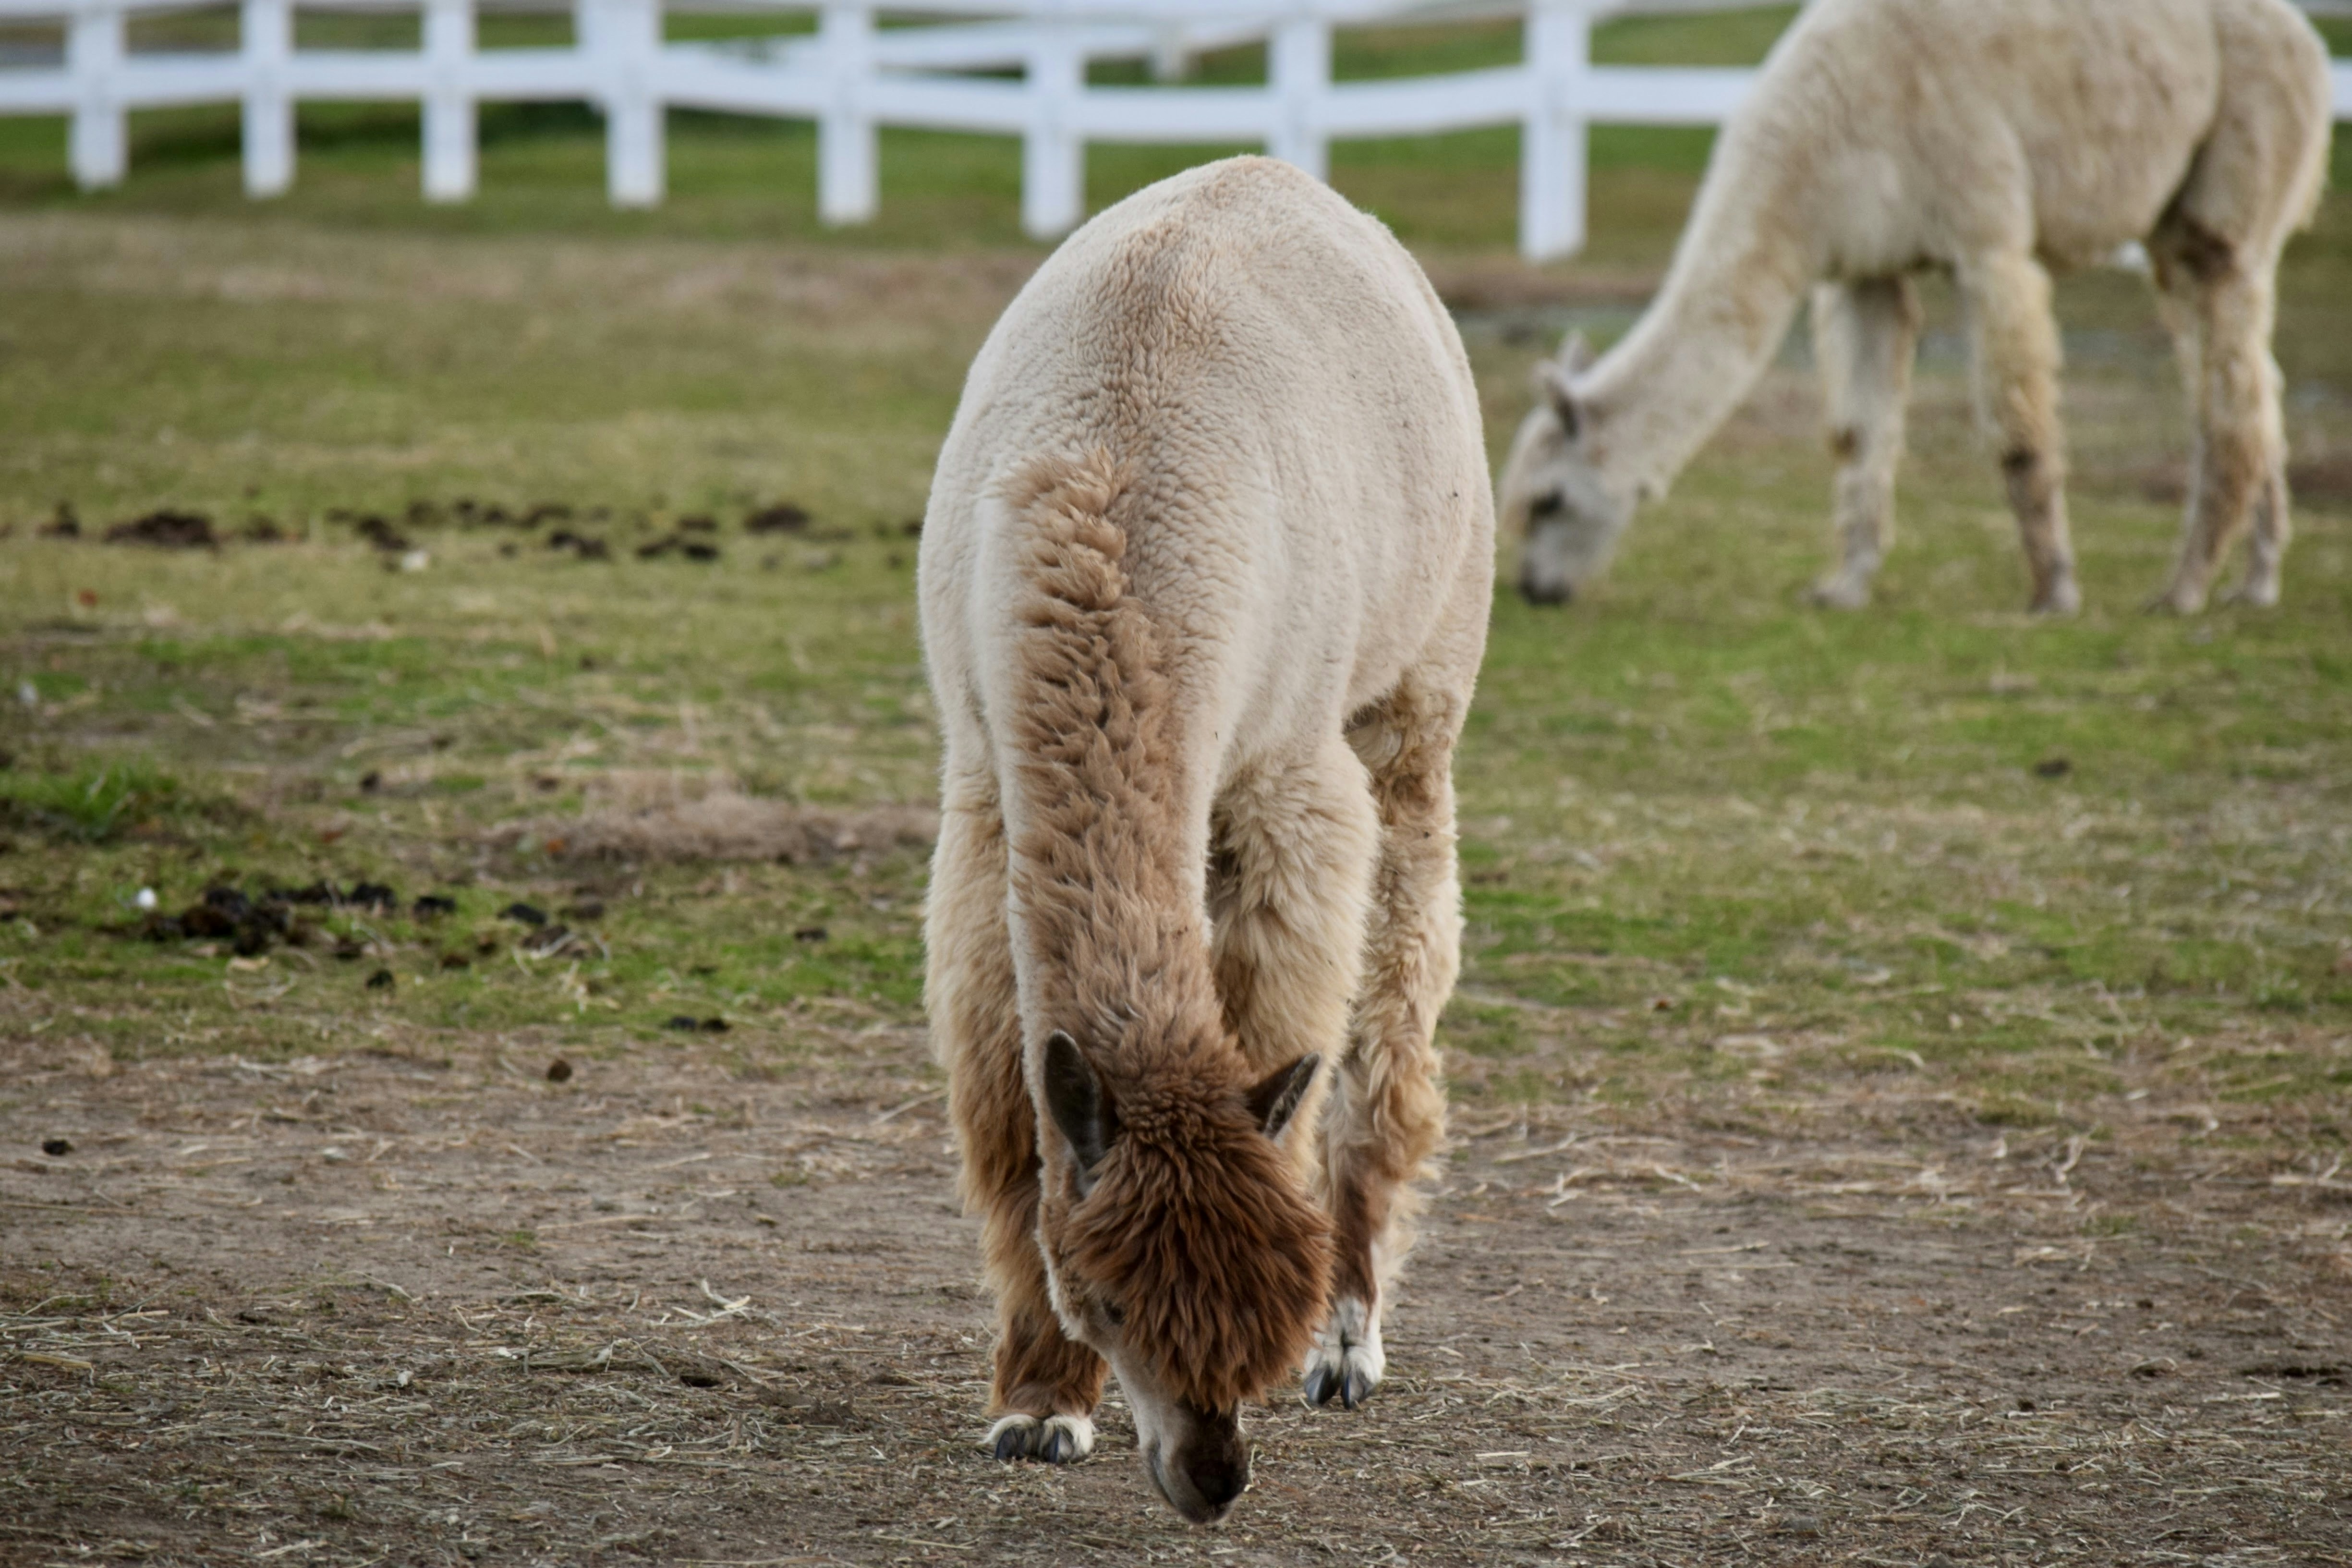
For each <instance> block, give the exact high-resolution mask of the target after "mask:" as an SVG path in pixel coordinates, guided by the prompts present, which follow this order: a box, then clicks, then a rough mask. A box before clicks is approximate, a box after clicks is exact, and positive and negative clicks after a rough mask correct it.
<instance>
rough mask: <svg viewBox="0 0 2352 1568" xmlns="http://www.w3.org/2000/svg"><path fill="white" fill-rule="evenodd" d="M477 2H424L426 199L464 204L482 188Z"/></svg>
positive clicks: (450, 0)
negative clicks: (474, 72)
mask: <svg viewBox="0 0 2352 1568" xmlns="http://www.w3.org/2000/svg"><path fill="white" fill-rule="evenodd" d="M473 58H474V5H473V0H425V200H426V201H428V202H462V201H465V200H467V198H469V197H471V196H472V195H473V194H474V188H475V186H476V184H478V171H477V155H476V152H475V143H476V140H477V138H476V136H475V126H474V95H473V93H472V92H471V91H470V90H469V89H468V88H467V82H466V77H467V70H468V68H469V67H470V65H471V63H472V61H473Z"/></svg>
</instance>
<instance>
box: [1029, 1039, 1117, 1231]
mask: <svg viewBox="0 0 2352 1568" xmlns="http://www.w3.org/2000/svg"><path fill="white" fill-rule="evenodd" d="M1045 1109H1046V1110H1048V1111H1050V1112H1052V1114H1053V1118H1054V1125H1055V1127H1058V1128H1060V1129H1061V1132H1062V1136H1063V1137H1064V1138H1065V1139H1066V1140H1068V1142H1069V1145H1070V1155H1071V1157H1072V1158H1073V1159H1074V1160H1076V1162H1077V1167H1078V1195H1079V1196H1081V1197H1084V1196H1085V1195H1086V1194H1087V1191H1088V1189H1090V1188H1092V1187H1093V1185H1094V1179H1095V1168H1096V1167H1097V1165H1100V1164H1101V1163H1102V1159H1103V1155H1104V1154H1105V1153H1106V1152H1108V1150H1109V1148H1110V1141H1111V1140H1112V1139H1113V1138H1114V1137H1116V1136H1118V1118H1117V1117H1116V1116H1115V1115H1114V1114H1113V1113H1112V1110H1111V1107H1110V1101H1109V1100H1108V1098H1106V1097H1105V1096H1104V1094H1103V1089H1102V1079H1098V1078H1097V1077H1096V1076H1095V1069H1094V1068H1093V1066H1092V1065H1091V1064H1090V1063H1088V1062H1087V1058H1086V1057H1085V1056H1084V1055H1083V1054H1082V1053H1081V1052H1080V1051H1079V1049H1078V1042H1077V1041H1076V1040H1074V1039H1072V1038H1070V1037H1069V1036H1068V1035H1067V1034H1066V1033H1065V1032H1064V1031H1062V1030H1060V1029H1056V1030H1055V1031H1054V1032H1053V1033H1052V1034H1051V1035H1048V1036H1047V1037H1045Z"/></svg>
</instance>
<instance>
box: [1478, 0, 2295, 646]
mask: <svg viewBox="0 0 2352 1568" xmlns="http://www.w3.org/2000/svg"><path fill="white" fill-rule="evenodd" d="M2327 135H2328V79H2327V56H2326V47H2325V46H2324V45H2323V44H2322V43H2321V42H2320V39H2319V37H2318V36H2317V35H2316V34H2315V32H2313V30H2312V27H2311V25H2310V24H2309V23H2308V22H2306V21H2305V20H2304V18H2303V17H2302V16H2301V15H2300V14H2298V13H2297V12H2296V11H2295V10H2294V8H2293V7H2292V6H2291V5H2287V4H2286V0H1820V3H1818V4H1816V5H1813V6H1812V7H1811V8H1810V9H1808V10H1807V11H1806V12H1805V13H1804V14H1803V15H1802V16H1800V17H1799V18H1798V20H1797V22H1796V23H1795V25H1794V26H1791V27H1790V30H1789V32H1788V35H1787V36H1786V37H1783V38H1782V39H1781V40H1780V45H1779V46H1778V47H1776V48H1775V49H1774V50H1773V51H1772V56H1771V58H1769V60H1767V61H1766V62H1765V65H1764V68H1763V70H1762V72H1761V73H1760V75H1759V79H1758V81H1757V84H1756V89H1755V92H1754V94H1753V95H1752V96H1751V97H1750V98H1749V100H1748V102H1747V103H1746V104H1745V105H1744V106H1743V107H1742V108H1741V109H1740V110H1739V112H1738V114H1737V115H1736V116H1734V117H1733V119H1732V121H1731V122H1730V123H1729V124H1728V125H1727V127H1726V128H1725V130H1724V132H1723V136H1722V139H1721V141H1720V142H1718V143H1717V148H1716V153H1715V157H1714V160H1713V162H1712V163H1711V164H1710V165H1709V167H1708V170H1707V175H1706V183H1705V184H1704V185H1702V186H1701V188H1700V190H1699V194H1698V200H1697V203H1696V207H1695V209H1694V211H1693V213H1692V215H1691V221H1690V226H1689V227H1688V228H1687V229H1686V230H1685V233H1684V235H1683V237H1682V243H1681V245H1680V247H1678V248H1677V249H1676V251H1675V261H1674V266H1673V268H1672V269H1671V270H1670V271H1669V272H1668V273H1667V276H1666V281H1665V285H1664V289H1663V290H1662V291H1661V293H1660V294H1659V296H1658V298H1657V300H1655V302H1654V303H1653V304H1652V305H1651V307H1650V309H1649V310H1648V312H1647V313H1646V314H1644V315H1643V318H1642V320H1641V321H1639V322H1638V323H1636V324H1635V326H1634V328H1633V331H1632V332H1631V333H1629V334H1628V335H1627V336H1626V338H1625V339H1624V341H1623V342H1620V343H1619V344H1618V345H1617V346H1616V347H1615V348H1613V349H1612V350H1611V351H1610V352H1609V353H1607V354H1605V355H1603V356H1602V357H1601V360H1600V362H1599V363H1594V364H1591V365H1589V366H1588V365H1587V364H1586V363H1584V358H1583V350H1582V345H1581V342H1580V341H1579V340H1575V339H1571V340H1570V342H1569V344H1568V345H1567V346H1566V347H1565V348H1564V349H1563V351H1562V353H1561V355H1560V357H1559V359H1558V360H1556V361H1549V362H1546V363H1544V364H1543V365H1542V366H1541V367H1539V370H1538V390H1539V391H1540V392H1541V393H1542V394H1543V395H1542V396H1541V397H1539V398H1538V404H1537V406H1536V409H1535V411H1534V412H1533V413H1531V414H1529V415H1528V418H1527V421H1526V423H1525V424H1523V425H1522V426H1520V428H1519V433H1518V437H1517V441H1516V442H1515V443H1514V445H1513V447H1512V448H1511V454H1510V457H1509V458H1508V460H1507V463H1506V466H1505V469H1504V477H1503V481H1502V487H1501V493H1500V497H1499V509H1500V510H1501V513H1502V516H1503V518H1504V521H1505V524H1506V527H1507V529H1508V528H1512V527H1516V528H1517V529H1518V530H1520V531H1522V533H1523V535H1524V538H1525V540H1526V543H1525V546H1524V552H1523V554H1522V556H1521V561H1520V574H1519V583H1520V587H1521V589H1522V591H1523V592H1524V593H1525V594H1526V595H1527V596H1528V598H1529V599H1531V600H1535V601H1537V602H1538V603H1559V602H1560V601H1563V600H1566V599H1568V598H1570V596H1571V595H1573V594H1574V592H1575V590H1576V589H1577V588H1578V587H1579V586H1580V585H1581V584H1583V583H1584V582H1586V581H1587V580H1588V579H1589V578H1591V576H1592V575H1594V574H1596V573H1598V572H1599V571H1600V569H1601V566H1602V565H1603V564H1604V563H1606V561H1607V558H1608V555H1609V552H1610V549H1611V547H1612V545H1613V544H1614V543H1615V542H1616V540H1617V537H1618V535H1619V534H1621V533H1622V531H1624V529H1625V526H1626V524H1627V523H1628V522H1630V521H1632V519H1633V508H1634V505H1635V503H1636V502H1637V501H1639V500H1646V499H1649V498H1651V497H1654V496H1657V495H1659V494H1662V493H1663V492H1664V489H1665V488H1666V485H1667V484H1668V482H1669V481H1671V480H1672V479H1673V478H1674V476H1675V474H1676V473H1678V472H1679V471H1680V470H1681V468H1682V467H1683V465H1684V464H1685V463H1686V462H1687V461H1689V459H1690V457H1691V455H1692V454H1693V453H1694V452H1695V451H1696V450H1697V448H1698V447H1699V446H1700V444H1701V443H1703V442H1704V441H1705V440H1706V437H1707V436H1708V435H1709V434H1710V433H1711V432H1712V431H1713V430H1714V429H1715V427H1716V426H1717V425H1719V424H1721V423H1722V422H1723V420H1724V419H1725V418H1726V417H1727V416H1729V415H1730V413H1731V411H1732V410H1733V409H1734V408H1735V407H1737V406H1738V404H1739V401H1740V399H1741V398H1742V397H1744V396H1745V395H1747V392H1748V387H1749V386H1750V385H1752V384H1754V382H1755V380H1756V377H1757V376H1758V375H1759V374H1761V372H1762V371H1763V369H1764V366H1765V365H1766V363H1768V362H1769V360H1770V358H1771V355H1772V353H1773V351H1774V350H1775V349H1776V348H1777V347H1778V346H1779V344H1780V339H1781V335H1782V333H1783V332H1784V331H1786V329H1787V327H1788V322H1789V318H1790V314H1791V313H1792V312H1793V311H1794V310H1795V309H1796V304H1797V300H1798V297H1799V295H1800V294H1801V293H1802V292H1803V291H1804V289H1806V288H1807V287H1808V286H1809V285H1811V284H1813V283H1815V282H1816V280H1820V279H1826V280H1827V281H1825V282H1822V284H1821V287H1820V288H1819V289H1817V290H1816V291H1815V293H1814V299H1813V331H1814V342H1815V344H1816V346H1817V349H1818V351H1819V357H1820V360H1821V363H1822V376H1823V379H1824V381H1825V382H1826V384H1827V389H1828V405H1829V421H1830V440H1831V446H1832V450H1833V451H1834V452H1835V453H1836V455H1837V458H1838V474H1837V485H1836V491H1835V501H1834V512H1835V515H1834V519H1833V525H1834V530H1835V533H1836V537H1837V539H1838V541H1839V542H1841V544H1842V545H1843V560H1842V562H1841V563H1839V564H1838V566H1837V567H1836V569H1835V570H1833V571H1832V572H1831V573H1830V574H1828V575H1826V576H1825V577H1823V578H1822V580H1821V581H1820V582H1819V583H1818V584H1816V585H1815V587H1814V589H1813V596H1814V597H1815V599H1816V600H1818V601H1819V602H1820V603H1822V604H1825V605H1841V606H1846V607H1853V606H1858V605H1863V604H1864V603H1866V602H1867V601H1868V599H1869V597H1870V579H1871V576H1872V574H1874V573H1875V572H1876V571H1877V569H1878V564H1879V560H1880V558H1881V557H1882V556H1883V555H1884V554H1885V550H1886V546H1887V542H1888V540H1889V538H1890V536H1891V534H1892V532H1893V526H1894V504H1895V461H1896V458H1897V457H1898V455H1899V450H1900V447H1901V446H1902V441H1903V403H1904V398H1905V396H1906V393H1907V391H1908V389H1909V384H1910V376H1911V359H1912V351H1913V348H1914V347H1915V345H1916V342H1917V341H1918V336H1919V323H1920V312H1919V304H1918V300H1917V298H1916V295H1915V294H1914V293H1913V290H1912V284H1911V275H1912V274H1913V273H1914V272H1916V271H1918V270H1920V269H1922V268H1929V267H1936V268H1947V269H1948V270H1949V271H1950V272H1951V274H1952V276H1953V278H1954V279H1955V280H1956V281H1957V283H1958V288H1959V291H1960V295H1961V297H1962V299H1963V300H1964V301H1965V302H1966V304H1967V306H1968V310H1969V318H1970V321H1971V324H1972V327H1973V330H1974V336H1975V342H1974V348H1975V358H1976V367H1977V382H1978V387H1979V400H1980V404H1981V405H1983V407H1984V410H1985V413H1986V416H1988V418H1989V422H1990V425H1991V426H1993V428H1994V430H1995V431H1996V432H1997V435H1998V437H1999V440H2000V468H2001V475H2002V478H2003V479H2004V480H2005V481H2006V483H2007V487H2008V490H2009V500H2010V506H2011V509H2012V510H2014V511H2015V512H2016V514H2017V525H2018V531H2019V533H2020V535H2021V537H2022V539H2023V542H2024V546H2025V558H2026V562H2027V563H2028V565H2029V566H2030V567H2031V568H2032V575H2033V608H2035V609H2036V610H2041V611H2049V612H2054V613H2061V614H2063V613H2065V612H2069V611H2072V610H2074V608H2075V607H2076V606H2077V605H2078V603H2079V602H2080V595H2079V593H2078V591H2077V590H2076V588H2075V585H2074V552H2073V548H2072V546H2071V545H2070V544H2069V542H2068V540H2067V533H2066V502H2065V495H2064V492H2063V477H2064V471H2065V462H2064V456H2063V448H2062V443H2061V438H2060V430H2059V425H2058V414H2057V403H2058V385H2057V375H2058V330H2057V325H2056V323H2055V322H2054V321H2053V320H2052V317H2051V314H2050V271H2049V269H2050V268H2067V267H2075V266H2081V265H2084V264H2087V263H2091V262H2095V261H2097V260H2099V259H2101V258H2106V257H2108V256H2111V255H2112V254H2114V253H2115V252H2116V250H2117V249H2118V248H2119V247H2122V246H2124V245H2125V244H2126V243H2127V242H2130V241H2134V240H2137V241H2140V242H2142V243H2143V244H2144V245H2145V246H2146V247H2147V253H2148V256H2149V257H2150V258H2151V259H2152V260H2153V262H2154V264H2155V278H2156V287H2157V290H2158V304H2159V307H2160V308H2161V310H2162V312H2163V314H2164V317H2165V320H2166V322H2167V324H2168V326H2169V327H2170V328H2171V330H2172V331H2173V334H2174V338H2175V341H2176V342H2177V344H2178V345H2179V355H2180V362H2181V366H2182V372H2183V375H2184V378H2185V380H2186V381H2187V384H2188V389H2189V403H2190V405H2191V406H2192V409H2193V411H2194V417H2195V421H2196V432H2197V462H2196V478H2195V480H2194V482H2193V483H2192V484H2191V485H2190V487H2189V515H2188V524H2187V531H2186V533H2185V536H2184V538H2183V540H2182V542H2181V547H2180V557H2179V564H2178V565H2177V566H2176V567H2175V568H2174V569H2173V574H2172V580H2171V584H2170V585H2169V586H2168V587H2167V588H2166V589H2165V591H2164V592H2163V594H2162V595H2159V596H2158V600H2157V605H2160V606H2163V607H2168V608H2171V609H2176V610H2181V611H2192V610H2196V609H2198V608H2200V607H2201V606H2202V605H2203V604H2204V602H2205V595H2206V590H2207V588H2208V586H2209V584H2210V582H2211V580H2212V577H2213V574H2214V571H2215V569H2216V567H2217V565H2218V564H2219V562H2220V558H2221V552H2222V551H2223V550H2224V548H2225V547H2226V546H2228V544H2229V543H2230V542H2231V539H2232V538H2233V537H2234V536H2235V535H2236V534H2237V532H2238V531H2239V530H2240V528H2241V527H2242V526H2243V525H2244V524H2245V522H2246V521H2247V520H2248V518H2249V516H2250V515H2251V517H2252V523H2253V542H2252V552H2251V557H2250V559H2249V561H2248V563H2247V567H2246V576H2245V581H2244V583H2243V584H2242V585H2241V586H2240V588H2239V589H2238V590H2237V593H2238V595H2239V596H2241V597H2242V598H2244V599H2246V600H2248V601H2249V602H2251V603H2253V604H2257V605H2270V604H2274V603H2276V602H2277V599H2278V592H2279V563H2280V558H2281V556H2282V555H2283V554H2284V552H2285V549H2286V540H2287V502H2286V483H2285V477H2284V475H2285V437H2284V432H2283V430H2282V426H2281V421H2280V415H2279V392H2280V377H2279V373H2278V367H2277V365H2276V364H2275V363H2274V362H2273V360H2272V358H2271V352H2270V337H2271V315H2272V296H2273V271H2274V269H2275V268H2276V265H2277V262H2278V257H2279V251H2280V249H2281V247H2283V246H2284V244H2285V242H2286V238H2287V236H2288V234H2289V232H2290V231H2291V230H2293V229H2295V228H2297V227H2300V226H2303V225H2304V224H2305V223H2306V222H2308V221H2309V219H2310V216H2311V215H2312V212H2313V210H2314V207H2315V205H2316V203H2317V201H2318V195H2319V190H2320V186H2321V183H2322V181H2323V180H2324V178H2325V175H2326V154H2327Z"/></svg>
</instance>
